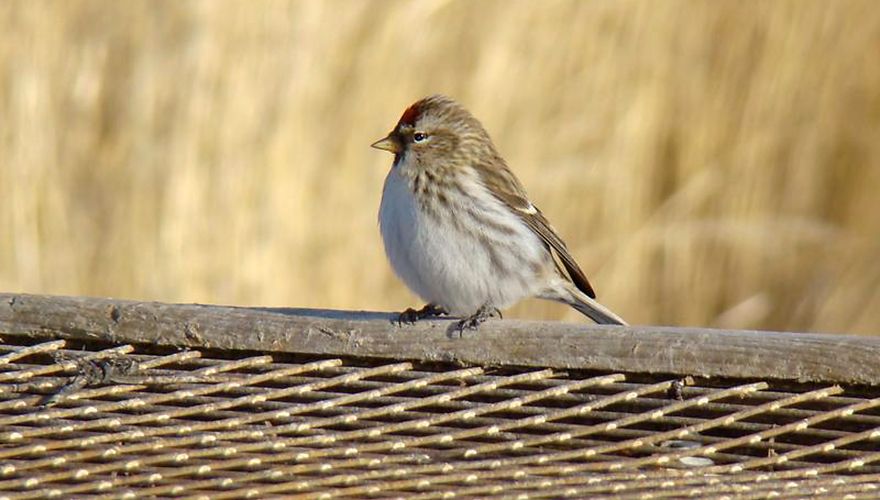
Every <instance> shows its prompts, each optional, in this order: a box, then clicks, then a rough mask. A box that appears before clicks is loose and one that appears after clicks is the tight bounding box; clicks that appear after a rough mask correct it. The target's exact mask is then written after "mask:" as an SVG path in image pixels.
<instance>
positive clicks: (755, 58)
mask: <svg viewBox="0 0 880 500" xmlns="http://www.w3.org/2000/svg"><path fill="white" fill-rule="evenodd" d="M0 28H2V34H0V242H2V245H0V290H3V291H21V292H31V293H53V294H70V295H98V296H115V297H127V298H136V299H155V300H162V301H197V302H215V303H235V304H260V305H267V306H281V305H284V306H309V307H328V308H346V309H385V310H399V309H402V308H404V307H406V306H412V305H418V300H417V299H416V298H414V297H412V296H411V295H410V294H409V293H408V292H407V291H406V290H405V289H404V288H403V286H402V285H401V284H399V283H398V282H397V280H396V279H395V278H394V277H393V276H392V274H391V271H390V269H389V266H388V265H387V264H386V262H385V257H384V253H383V250H382V247H381V241H380V239H379V236H378V230H377V227H376V211H377V208H378V204H379V199H380V195H381V189H382V181H383V178H384V175H385V173H386V171H387V169H388V167H389V166H390V163H391V158H390V156H388V155H387V154H383V153H381V152H378V151H375V150H371V149H370V148H369V147H368V145H369V144H370V143H371V142H372V141H373V140H375V139H377V138H379V137H380V136H382V135H383V134H384V133H386V132H387V131H388V130H389V129H390V128H391V127H392V126H393V124H394V122H395V121H396V120H397V118H398V116H399V114H400V112H401V111H402V110H403V108H404V107H405V106H406V105H408V104H409V103H410V102H412V101H414V100H415V99H417V98H420V97H422V96H424V95H427V94H431V93H437V92H442V93H446V94H449V95H451V96H453V97H455V98H457V99H459V100H460V101H462V102H463V103H464V104H465V105H466V106H467V107H469V108H470V109H471V110H472V111H473V112H474V114H475V115H477V117H479V118H480V119H481V120H482V121H483V123H484V124H485V125H486V127H487V128H488V130H489V131H490V133H491V134H492V135H493V137H494V139H495V141H496V143H497V144H498V146H499V148H500V150H501V152H502V153H503V154H504V156H505V157H506V158H507V160H508V162H509V163H510V164H511V166H512V167H513V169H514V170H515V171H516V172H517V173H518V175H519V176H520V178H521V179H522V181H523V182H524V184H525V185H526V186H527V188H528V189H529V191H530V194H531V196H532V198H533V199H534V200H535V201H536V202H537V203H538V204H539V206H541V208H542V209H543V210H544V212H545V213H546V214H547V215H548V217H549V218H550V220H551V221H553V222H554V224H555V225H556V227H557V229H558V230H559V231H560V233H561V234H562V235H563V237H565V238H566V239H567V240H568V242H569V245H570V246H571V247H572V251H573V253H574V255H575V256H576V257H577V258H578V260H579V261H580V262H581V264H582V266H583V267H584V269H585V270H586V272H587V274H588V276H590V278H591V280H592V281H593V283H594V285H595V286H596V288H597V290H598V292H599V297H600V299H601V300H602V301H603V302H604V303H606V304H607V305H609V306H610V307H612V308H613V309H615V310H616V311H618V312H619V313H621V314H622V315H623V316H624V317H626V318H628V319H629V320H630V321H632V322H634V323H654V324H675V325H707V326H724V327H745V328H752V327H754V328H771V329H790V330H820V331H835V332H855V333H880V189H878V188H880V8H878V4H877V3H876V2H874V1H871V0H865V1H849V0H792V1H717V2H713V1H669V2H654V1H620V2H605V1H585V2H574V1H572V2H569V1H551V0H545V1H525V0H518V1H506V0H498V1H490V0H481V1H467V0H462V1H418V2H410V1H378V2H361V1H353V0H352V1H349V0H334V1H291V2H279V1H254V2H250V1H244V0H242V1H232V0H228V1H191V0H184V1H176V0H174V1H171V0H165V1H153V0H149V1H148V0H130V1H125V2H120V1H116V0H106V1H73V0H68V1H60V0H59V1H37V0H7V1H4V2H2V3H0ZM508 316H515V317H531V318H564V319H567V320H577V321H581V319H580V318H579V316H578V314H577V313H576V312H574V311H572V310H569V309H567V308H565V307H563V306H559V305H556V304H549V303H544V302H540V301H527V302H524V303H523V304H522V305H520V306H518V307H517V308H515V309H514V310H513V311H511V314H509V315H508Z"/></svg>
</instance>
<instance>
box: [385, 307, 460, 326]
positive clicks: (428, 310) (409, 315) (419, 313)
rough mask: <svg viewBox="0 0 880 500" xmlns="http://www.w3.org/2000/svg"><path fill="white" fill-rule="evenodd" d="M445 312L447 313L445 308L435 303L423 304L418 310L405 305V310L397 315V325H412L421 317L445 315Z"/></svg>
mask: <svg viewBox="0 0 880 500" xmlns="http://www.w3.org/2000/svg"><path fill="white" fill-rule="evenodd" d="M446 314H448V313H447V312H446V309H443V308H442V307H440V306H438V305H436V304H425V306H424V307H422V308H421V309H419V310H415V309H413V308H412V307H407V308H406V310H405V311H403V312H402V313H400V314H399V315H398V316H397V325H398V326H403V325H404V324H407V325H412V324H415V322H416V321H419V320H421V319H426V318H435V317H437V316H445V315H446Z"/></svg>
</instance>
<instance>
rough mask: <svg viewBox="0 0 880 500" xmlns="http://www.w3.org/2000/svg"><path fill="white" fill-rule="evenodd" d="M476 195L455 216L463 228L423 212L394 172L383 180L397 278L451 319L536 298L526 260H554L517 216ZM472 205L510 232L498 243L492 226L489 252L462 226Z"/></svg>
mask: <svg viewBox="0 0 880 500" xmlns="http://www.w3.org/2000/svg"><path fill="white" fill-rule="evenodd" d="M480 189H482V188H480ZM475 194H476V195H477V196H473V197H471V198H469V199H468V200H467V201H466V202H465V205H464V206H459V209H458V211H457V213H453V214H452V216H453V217H458V226H456V224H454V223H453V221H452V220H449V221H448V222H441V221H440V220H438V219H437V218H435V217H433V216H431V215H429V214H427V213H424V212H422V211H421V210H420V209H419V206H418V203H417V200H416V199H415V197H414V196H413V193H412V191H411V190H410V187H409V184H408V181H407V180H406V179H405V178H404V177H403V176H401V175H400V174H399V173H398V167H396V168H392V169H391V172H389V174H388V177H387V178H386V179H385V188H384V191H383V193H382V203H381V206H380V208H379V226H380V230H381V232H382V239H383V241H384V243H385V252H386V254H387V255H388V259H389V261H390V262H391V266H392V267H393V268H394V271H395V273H397V275H398V276H399V277H400V279H402V280H403V282H404V283H406V285H407V286H408V287H409V288H410V289H411V290H412V291H413V292H415V293H416V294H418V295H419V296H420V297H421V298H422V299H423V300H425V301H426V302H430V303H433V304H436V305H439V306H441V307H443V308H445V309H446V310H447V311H449V312H450V313H452V314H454V315H470V314H473V313H474V312H476V311H477V309H479V308H480V307H481V306H483V305H488V306H490V307H496V308H499V309H503V308H506V307H508V306H510V305H512V304H513V303H515V302H517V301H519V300H520V299H522V298H524V297H527V296H531V295H534V294H535V293H536V292H537V291H538V289H539V288H540V286H539V285H538V284H537V281H538V280H537V279H536V276H537V274H536V269H535V266H534V265H530V264H529V262H534V261H535V260H538V261H541V259H546V258H549V254H546V251H545V250H544V248H543V245H542V244H541V242H540V240H539V239H538V237H537V236H536V235H534V234H533V233H532V232H531V230H529V229H528V227H526V225H525V224H524V223H522V221H520V220H519V219H518V218H517V217H516V216H515V215H514V214H511V213H509V211H507V210H506V209H504V208H503V207H502V206H501V204H500V203H499V202H497V200H494V198H492V197H491V196H490V195H488V193H483V192H479V193H475ZM469 207H470V208H475V209H478V210H479V211H481V212H485V211H492V212H494V213H495V216H496V217H495V219H496V220H498V222H499V224H501V225H503V226H504V227H505V228H507V230H509V231H510V233H511V234H508V235H505V237H503V238H498V235H497V234H494V235H493V234H491V231H490V230H489V229H487V230H486V231H485V232H482V233H481V234H482V235H483V239H484V240H485V239H486V238H489V239H490V240H491V241H492V242H494V243H493V245H492V247H493V248H492V249H487V247H486V244H485V242H484V241H482V242H481V239H480V238H479V237H476V236H473V235H472V233H473V231H462V230H461V228H460V226H461V225H462V224H465V225H466V221H467V220H468V216H467V215H466V210H465V209H466V208H469ZM441 219H442V218H441ZM476 230H477V231H482V228H476ZM492 236H495V237H494V238H492Z"/></svg>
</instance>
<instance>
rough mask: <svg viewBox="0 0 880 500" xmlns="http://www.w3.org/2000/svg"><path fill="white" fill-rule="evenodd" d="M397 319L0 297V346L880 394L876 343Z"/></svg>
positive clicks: (370, 314) (785, 335) (753, 333)
mask: <svg viewBox="0 0 880 500" xmlns="http://www.w3.org/2000/svg"><path fill="white" fill-rule="evenodd" d="M394 318H396V315H393V314H389V313H376V312H349V311H333V310H324V309H271V308H246V307H225V306H206V305H182V304H163V303H158V302H134V301H127V300H112V299H97V298H87V297H54V296H42V295H14V294H0V336H3V335H10V334H12V335H26V336H29V337H33V338H53V339H54V338H66V339H78V340H94V341H102V342H113V343H137V344H156V345H166V346H178V347H189V348H208V349H233V350H250V351H261V352H272V351H275V352H293V353H306V354H321V355H329V356H358V357H375V358H388V359H410V360H425V361H440V362H452V363H457V364H464V365H516V366H535V367H551V368H558V369H586V370H599V371H623V372H631V373H663V374H679V375H693V376H706V377H746V378H760V379H777V380H792V381H802V382H824V383H858V384H870V385H880V338H876V337H859V336H850V335H823V334H805V333H778V332H767V331H735V330H713V329H707V328H673V327H648V326H630V327H612V326H598V325H593V324H586V323H583V324H581V323H577V324H572V323H556V322H537V321H511V320H504V321H500V320H498V321H493V320H490V321H489V322H487V323H485V324H483V325H482V326H481V327H480V330H479V331H478V332H465V335H464V337H463V338H460V337H459V336H458V334H457V333H454V332H452V329H451V326H452V324H453V321H451V320H442V319H441V320H436V321H425V322H420V323H418V324H416V325H411V326H404V327H398V326H397V325H395V324H394V323H393V322H392V320H393V319H394Z"/></svg>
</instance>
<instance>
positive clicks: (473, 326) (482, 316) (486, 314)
mask: <svg viewBox="0 0 880 500" xmlns="http://www.w3.org/2000/svg"><path fill="white" fill-rule="evenodd" d="M494 317H498V318H501V317H502V316H501V311H500V310H498V308H497V307H492V306H490V305H488V304H486V305H484V306H482V307H480V308H479V309H477V312H475V313H474V314H472V315H470V316H468V317H467V318H462V319H461V320H460V321H459V322H458V323H456V324H455V329H456V330H458V334H459V336H461V335H462V334H464V331H465V330H477V329H479V328H480V325H482V324H483V323H484V322H485V321H486V320H487V319H489V318H494Z"/></svg>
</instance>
